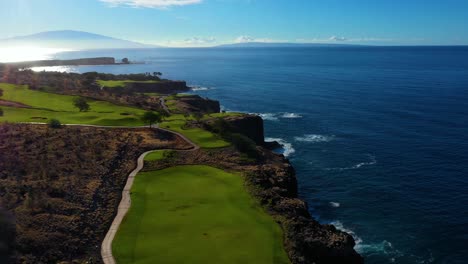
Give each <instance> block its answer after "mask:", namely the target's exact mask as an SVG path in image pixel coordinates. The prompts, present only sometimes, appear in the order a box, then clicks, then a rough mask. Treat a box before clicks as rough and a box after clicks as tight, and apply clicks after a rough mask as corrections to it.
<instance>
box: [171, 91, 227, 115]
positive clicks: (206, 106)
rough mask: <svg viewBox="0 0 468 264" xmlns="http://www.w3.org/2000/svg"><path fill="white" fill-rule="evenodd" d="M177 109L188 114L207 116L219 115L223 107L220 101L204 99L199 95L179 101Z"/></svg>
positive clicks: (181, 98)
mask: <svg viewBox="0 0 468 264" xmlns="http://www.w3.org/2000/svg"><path fill="white" fill-rule="evenodd" d="M177 107H178V108H179V109H180V110H181V111H182V112H186V113H194V112H201V113H205V114H212V113H219V112H220V111H221V106H220V104H219V102H218V101H215V100H210V99H207V98H202V97H200V96H199V95H190V96H182V97H179V98H178V100H177Z"/></svg>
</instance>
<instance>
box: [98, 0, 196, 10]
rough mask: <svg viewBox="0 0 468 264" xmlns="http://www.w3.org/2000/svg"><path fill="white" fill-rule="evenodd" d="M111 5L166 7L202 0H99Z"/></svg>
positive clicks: (191, 3)
mask: <svg viewBox="0 0 468 264" xmlns="http://www.w3.org/2000/svg"><path fill="white" fill-rule="evenodd" d="M99 1H101V2H104V3H107V4H109V5H111V6H114V7H115V6H130V7H144V8H168V7H172V6H185V5H194V4H199V3H201V2H202V1H203V0H99Z"/></svg>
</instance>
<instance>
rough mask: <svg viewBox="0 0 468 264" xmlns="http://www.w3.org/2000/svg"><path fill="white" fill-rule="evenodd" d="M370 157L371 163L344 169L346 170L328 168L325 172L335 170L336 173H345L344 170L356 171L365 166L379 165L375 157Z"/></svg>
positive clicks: (361, 163) (362, 163)
mask: <svg viewBox="0 0 468 264" xmlns="http://www.w3.org/2000/svg"><path fill="white" fill-rule="evenodd" d="M368 156H369V159H370V160H369V161H367V162H360V163H358V164H356V165H353V166H350V167H344V168H326V169H325V170H334V171H344V170H356V169H359V168H361V167H364V166H372V165H375V164H377V159H376V158H375V156H373V155H368Z"/></svg>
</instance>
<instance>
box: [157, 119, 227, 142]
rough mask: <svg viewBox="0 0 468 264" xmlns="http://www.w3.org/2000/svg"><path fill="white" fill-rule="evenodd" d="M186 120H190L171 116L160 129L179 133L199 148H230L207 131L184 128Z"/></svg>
mask: <svg viewBox="0 0 468 264" xmlns="http://www.w3.org/2000/svg"><path fill="white" fill-rule="evenodd" d="M187 120H190V118H188V119H186V118H185V117H184V116H183V115H172V116H170V117H169V118H166V120H165V121H164V122H162V123H161V124H160V127H162V128H167V129H170V130H172V131H176V132H179V133H181V134H182V135H184V136H186V137H187V138H189V139H190V140H191V141H193V142H194V143H195V144H197V145H198V146H200V147H201V148H222V147H227V146H230V144H229V142H226V141H225V140H223V139H221V138H220V137H219V136H217V135H215V134H213V133H211V132H209V131H207V130H204V129H201V128H184V125H185V123H186V122H187Z"/></svg>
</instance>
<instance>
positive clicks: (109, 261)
mask: <svg viewBox="0 0 468 264" xmlns="http://www.w3.org/2000/svg"><path fill="white" fill-rule="evenodd" d="M24 124H36V125H46V123H39V122H30V123H24ZM65 126H81V127H97V128H128V129H132V128H144V127H148V126H138V127H125V126H98V125H80V124H66V125H65ZM153 129H157V130H161V131H165V132H168V133H172V134H174V135H176V136H178V137H180V138H182V139H183V140H185V141H186V142H187V143H188V144H190V145H191V146H192V148H191V149H188V150H178V149H155V150H151V151H147V152H145V153H143V154H141V155H140V156H139V157H138V160H137V167H136V168H135V169H134V170H133V171H132V172H131V173H130V175H128V179H127V182H126V184H125V187H124V189H123V190H122V199H121V200H120V203H119V206H118V209H117V215H116V216H115V218H114V221H113V222H112V224H111V226H110V228H109V231H107V234H106V237H105V238H104V241H102V244H101V257H102V261H103V262H104V263H105V264H116V261H115V258H114V256H113V255H112V241H113V240H114V238H115V235H116V234H117V230H119V227H120V224H121V223H122V220H123V219H124V217H125V215H126V214H127V213H128V210H129V209H130V205H131V197H130V190H131V189H132V185H133V182H134V180H135V176H136V175H137V174H138V173H139V172H140V171H141V169H143V166H144V161H145V157H146V155H148V154H149V153H151V152H154V151H160V150H176V151H180V152H189V151H196V150H198V149H200V147H199V146H198V145H197V144H195V143H193V142H192V141H191V140H190V139H188V138H187V137H185V136H184V135H182V134H180V133H178V132H174V131H171V130H168V129H165V128H159V127H153Z"/></svg>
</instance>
